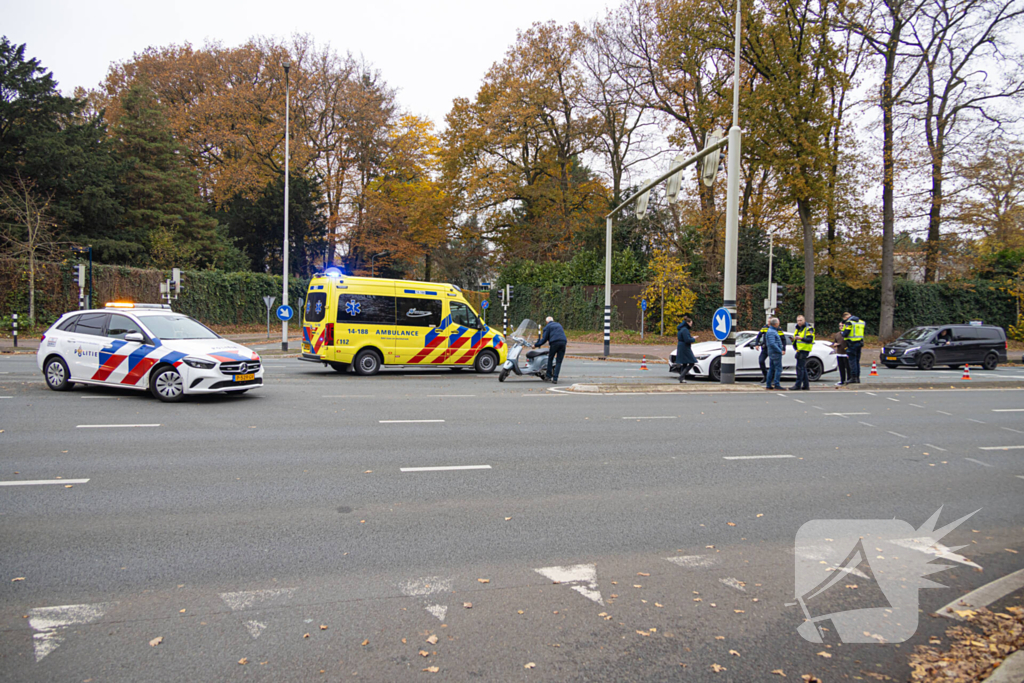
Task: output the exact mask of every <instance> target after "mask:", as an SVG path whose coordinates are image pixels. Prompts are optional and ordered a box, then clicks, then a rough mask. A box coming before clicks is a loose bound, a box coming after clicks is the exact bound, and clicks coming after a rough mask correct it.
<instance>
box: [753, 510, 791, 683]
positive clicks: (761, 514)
mask: <svg viewBox="0 0 1024 683" xmlns="http://www.w3.org/2000/svg"><path fill="white" fill-rule="evenodd" d="M757 516H758V517H764V513H763V512H758V513H757ZM779 671H781V669H779ZM772 673H775V672H774V671H773V672H772ZM782 675H783V676H785V675H786V674H782Z"/></svg>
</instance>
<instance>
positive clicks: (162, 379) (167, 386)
mask: <svg viewBox="0 0 1024 683" xmlns="http://www.w3.org/2000/svg"><path fill="white" fill-rule="evenodd" d="M150 389H151V391H152V392H153V395H154V396H156V397H157V398H158V399H160V400H161V401H164V402H167V403H173V402H175V401H180V400H181V399H182V398H183V397H184V396H185V383H184V382H183V381H182V380H181V373H179V372H178V371H177V370H176V369H174V368H172V367H171V366H169V365H166V366H164V367H162V368H160V369H159V370H157V371H156V373H154V375H153V379H152V380H151V381H150Z"/></svg>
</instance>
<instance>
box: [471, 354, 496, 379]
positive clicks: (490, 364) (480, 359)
mask: <svg viewBox="0 0 1024 683" xmlns="http://www.w3.org/2000/svg"><path fill="white" fill-rule="evenodd" d="M473 365H474V366H475V368H476V371H477V372H479V373H480V374H481V375H486V374H488V373H490V372H494V369H495V368H496V367H498V359H497V357H495V355H494V354H493V353H491V352H490V351H483V352H481V353H480V354H479V355H477V357H476V362H475V363H473Z"/></svg>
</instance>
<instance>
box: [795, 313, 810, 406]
mask: <svg viewBox="0 0 1024 683" xmlns="http://www.w3.org/2000/svg"><path fill="white" fill-rule="evenodd" d="M793 341H794V343H795V346H796V384H794V385H793V386H791V387H790V388H789V390H790V391H809V390H810V388H811V384H810V382H808V381H807V356H809V355H811V350H812V349H813V348H814V328H813V327H811V326H810V325H808V324H807V322H806V321H805V320H804V317H803V316H802V315H798V316H797V317H796V331H795V332H793Z"/></svg>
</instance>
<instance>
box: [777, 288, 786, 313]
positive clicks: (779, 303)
mask: <svg viewBox="0 0 1024 683" xmlns="http://www.w3.org/2000/svg"><path fill="white" fill-rule="evenodd" d="M774 286H775V287H777V288H778V289H777V291H776V293H775V310H776V311H779V310H782V301H783V299H785V298H786V287H785V285H774Z"/></svg>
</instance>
